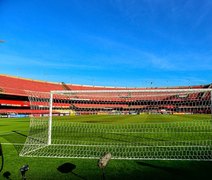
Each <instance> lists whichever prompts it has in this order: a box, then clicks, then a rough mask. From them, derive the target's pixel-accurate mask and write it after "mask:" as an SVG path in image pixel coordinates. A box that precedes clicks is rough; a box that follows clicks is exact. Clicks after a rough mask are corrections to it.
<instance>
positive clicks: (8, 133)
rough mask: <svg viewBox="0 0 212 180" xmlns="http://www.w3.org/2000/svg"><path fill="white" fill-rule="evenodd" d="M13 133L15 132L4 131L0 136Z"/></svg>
mask: <svg viewBox="0 0 212 180" xmlns="http://www.w3.org/2000/svg"><path fill="white" fill-rule="evenodd" d="M13 133H15V132H6V133H2V134H0V136H2V135H8V134H13Z"/></svg>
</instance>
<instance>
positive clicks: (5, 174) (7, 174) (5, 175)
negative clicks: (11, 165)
mask: <svg viewBox="0 0 212 180" xmlns="http://www.w3.org/2000/svg"><path fill="white" fill-rule="evenodd" d="M10 176H11V173H10V172H9V171H6V172H5V173H4V174H3V177H4V178H5V179H10Z"/></svg>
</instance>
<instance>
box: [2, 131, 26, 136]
mask: <svg viewBox="0 0 212 180" xmlns="http://www.w3.org/2000/svg"><path fill="white" fill-rule="evenodd" d="M17 132H18V133H21V132H28V131H16V132H6V133H1V134H0V136H2V135H8V134H14V133H17Z"/></svg>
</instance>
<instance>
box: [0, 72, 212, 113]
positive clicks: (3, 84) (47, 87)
mask: <svg viewBox="0 0 212 180" xmlns="http://www.w3.org/2000/svg"><path fill="white" fill-rule="evenodd" d="M169 88H170V87H169ZM182 88H187V89H192V88H195V89H198V88H212V84H209V85H198V86H181V87H171V89H182ZM123 89H130V90H135V89H148V88H124V87H103V86H88V85H74V84H65V83H64V82H61V83H53V82H45V81H39V80H32V79H26V78H20V77H14V76H9V75H3V74H0V115H1V114H3V115H4V116H5V115H10V114H25V115H29V114H39V113H41V114H42V113H43V114H45V113H47V111H46V110H42V111H41V110H31V109H30V103H29V100H28V97H27V96H28V95H27V93H26V91H38V92H49V91H51V90H123ZM151 89H154V88H151ZM155 89H165V88H155ZM128 96H130V95H129V94H117V97H118V98H117V97H116V98H114V97H107V96H105V97H104V99H99V98H98V97H94V98H92V99H91V98H89V99H88V100H86V98H87V97H86V95H83V94H82V95H81V99H83V98H84V99H85V100H83V101H79V100H77V98H76V100H72V101H71V102H70V103H71V105H72V107H73V109H75V110H76V109H77V110H80V111H82V112H83V111H87V110H88V109H91V108H93V109H94V111H98V110H105V109H107V108H112V109H114V110H120V109H122V110H123V109H124V110H125V111H130V110H131V109H134V110H139V108H145V107H147V106H151V102H150V101H148V99H145V98H144V99H143V103H138V104H137V105H136V99H133V98H131V99H130V100H128ZM209 97H210V94H209V92H206V93H199V94H197V93H196V94H190V95H188V96H187V95H185V96H181V97H179V96H178V97H176V96H169V97H165V96H161V97H160V96H159V97H158V100H163V101H170V102H172V103H178V104H179V103H181V102H183V100H185V99H187V101H188V102H190V103H192V102H195V101H198V99H200V98H204V99H205V100H207V99H209ZM140 100H141V99H140ZM131 101H134V104H133V103H132V102H131ZM36 105H37V106H44V104H42V103H41V104H36ZM60 105H61V104H60ZM45 106H46V105H45ZM54 106H57V104H56V103H54ZM63 106H64V107H69V106H70V104H63ZM185 107H186V106H185V105H184V108H185ZM187 107H188V108H189V105H187ZM161 108H166V109H173V107H171V106H167V107H164V106H163V107H161ZM55 113H56V112H55Z"/></svg>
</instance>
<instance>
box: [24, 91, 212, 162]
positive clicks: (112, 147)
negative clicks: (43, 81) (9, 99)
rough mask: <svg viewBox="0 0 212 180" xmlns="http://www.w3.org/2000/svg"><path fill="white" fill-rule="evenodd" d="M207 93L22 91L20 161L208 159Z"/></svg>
mask: <svg viewBox="0 0 212 180" xmlns="http://www.w3.org/2000/svg"><path fill="white" fill-rule="evenodd" d="M211 92H212V89H207V88H206V89H138V90H137V89H134V90H129V89H126V90H117V89H114V90H79V91H51V92H50V93H44V92H32V91H28V92H27V93H28V95H29V100H30V104H31V109H32V110H33V114H32V115H31V120H30V132H29V136H28V137H27V140H26V142H25V145H24V147H23V149H22V151H21V153H20V155H21V156H30V157H56V158H99V157H100V156H101V155H102V154H104V153H106V152H108V153H111V155H112V158H113V159H143V160H207V161H210V160H212V117H211V111H212V104H211V100H212V96H211Z"/></svg>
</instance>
